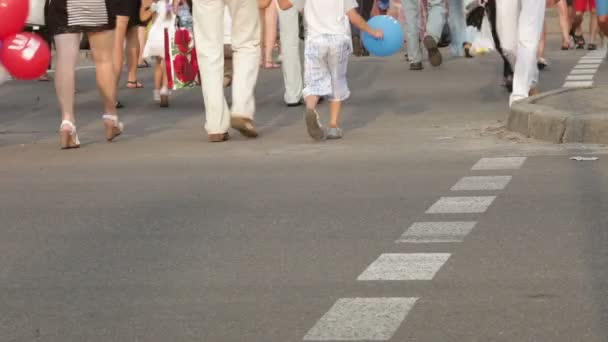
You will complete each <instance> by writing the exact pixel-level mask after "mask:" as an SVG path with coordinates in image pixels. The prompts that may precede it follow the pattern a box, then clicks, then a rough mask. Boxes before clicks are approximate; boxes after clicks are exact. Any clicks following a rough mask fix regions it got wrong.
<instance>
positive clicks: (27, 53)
mask: <svg viewBox="0 0 608 342" xmlns="http://www.w3.org/2000/svg"><path fill="white" fill-rule="evenodd" d="M50 61H51V49H50V48H49V45H48V44H47V43H46V42H45V41H44V39H42V37H40V36H39V35H37V34H34V33H29V32H22V33H17V34H15V35H13V36H10V37H8V38H6V39H5V40H4V41H3V42H2V49H1V50H0V62H2V64H4V67H5V68H6V70H8V72H10V73H11V75H13V77H15V78H16V79H20V80H33V79H36V78H38V77H40V76H42V75H43V74H44V73H45V72H46V70H47V68H48V66H49V62H50Z"/></svg>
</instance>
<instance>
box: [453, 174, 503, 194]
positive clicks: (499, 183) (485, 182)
mask: <svg viewBox="0 0 608 342" xmlns="http://www.w3.org/2000/svg"><path fill="white" fill-rule="evenodd" d="M511 178H512V177H511V176H480V177H464V178H462V179H461V180H460V181H458V183H456V185H454V186H453V187H452V191H462V190H468V191H475V190H503V189H504V188H505V187H506V186H507V185H508V184H509V182H511Z"/></svg>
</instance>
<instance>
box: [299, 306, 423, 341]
mask: <svg viewBox="0 0 608 342" xmlns="http://www.w3.org/2000/svg"><path fill="white" fill-rule="evenodd" d="M417 300H418V298H342V299H339V300H338V301H337V302H336V303H335V304H334V305H333V306H332V307H331V309H330V310H329V311H328V312H327V313H326V314H325V315H324V316H323V317H321V319H319V321H318V322H317V324H315V326H314V327H312V329H310V331H308V333H307V334H306V336H304V341H387V340H390V339H391V338H392V337H393V335H394V334H395V332H396V331H397V329H399V326H400V325H401V323H402V322H403V320H405V317H406V316H407V314H408V313H409V311H410V310H411V309H412V307H414V305H415V304H416V301H417Z"/></svg>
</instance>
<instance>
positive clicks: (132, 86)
mask: <svg viewBox="0 0 608 342" xmlns="http://www.w3.org/2000/svg"><path fill="white" fill-rule="evenodd" d="M143 87H144V85H143V84H141V83H139V81H137V80H135V81H127V88H129V89H141V88H143Z"/></svg>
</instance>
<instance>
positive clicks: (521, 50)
mask: <svg viewBox="0 0 608 342" xmlns="http://www.w3.org/2000/svg"><path fill="white" fill-rule="evenodd" d="M545 6H546V3H545V1H539V0H509V1H502V0H497V1H496V13H497V18H496V20H497V23H496V24H497V31H498V36H499V37H500V42H501V45H502V49H503V53H504V54H505V55H506V57H507V58H508V59H509V61H510V62H511V65H514V66H515V67H514V73H515V74H514V76H513V93H512V94H511V98H510V100H509V105H512V104H513V103H514V102H516V101H519V100H522V99H525V98H527V97H528V96H530V95H534V94H536V93H537V92H538V90H537V85H538V77H539V71H538V66H537V60H538V46H539V42H540V38H541V33H542V31H543V24H544V20H545Z"/></svg>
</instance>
